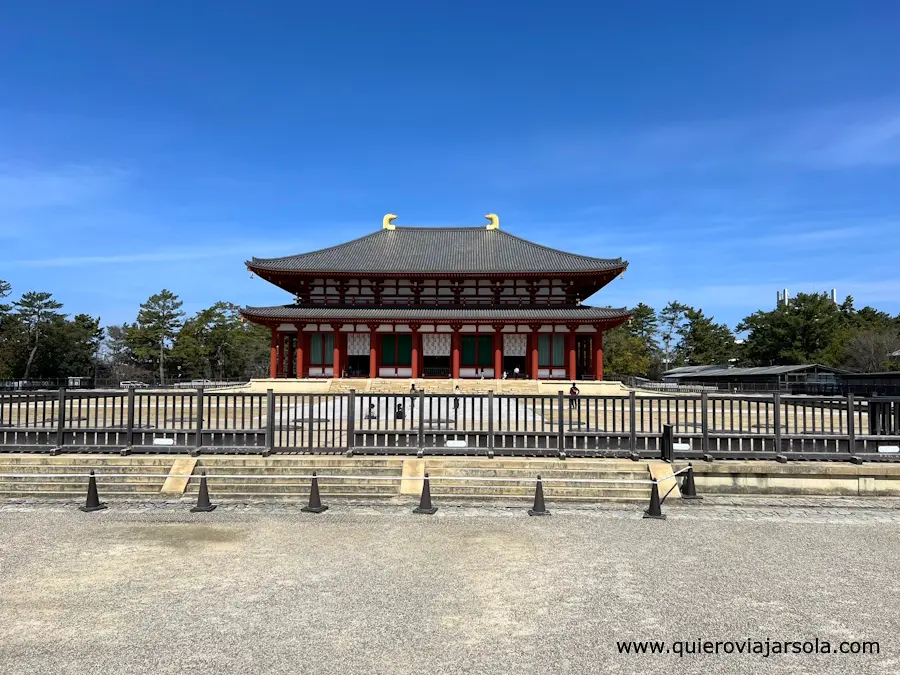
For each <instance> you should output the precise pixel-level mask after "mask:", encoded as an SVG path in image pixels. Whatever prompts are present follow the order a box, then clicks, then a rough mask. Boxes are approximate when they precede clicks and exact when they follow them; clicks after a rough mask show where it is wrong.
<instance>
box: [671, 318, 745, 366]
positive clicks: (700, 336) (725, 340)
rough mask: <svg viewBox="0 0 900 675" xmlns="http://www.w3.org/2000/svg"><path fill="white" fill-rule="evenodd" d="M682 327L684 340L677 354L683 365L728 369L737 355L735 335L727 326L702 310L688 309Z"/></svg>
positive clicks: (682, 339) (680, 331)
mask: <svg viewBox="0 0 900 675" xmlns="http://www.w3.org/2000/svg"><path fill="white" fill-rule="evenodd" d="M684 316H685V321H684V323H683V324H682V325H681V326H680V327H679V329H678V334H679V335H680V336H681V340H680V341H679V343H678V347H677V348H676V351H677V352H678V357H679V361H682V362H684V363H689V364H691V365H706V364H709V365H724V364H727V363H729V362H731V360H732V359H733V358H735V355H736V353H737V346H736V345H735V341H734V334H733V333H732V332H731V329H730V328H728V326H726V325H725V324H724V323H716V322H715V321H714V320H713V318H712V317H710V316H706V315H705V314H704V313H703V310H702V309H694V308H693V307H688V308H687V309H686V310H685V312H684Z"/></svg>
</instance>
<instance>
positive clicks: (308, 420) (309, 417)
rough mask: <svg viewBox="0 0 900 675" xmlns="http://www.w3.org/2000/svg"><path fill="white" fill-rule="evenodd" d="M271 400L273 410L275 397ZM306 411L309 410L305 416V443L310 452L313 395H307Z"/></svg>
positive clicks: (311, 447) (320, 399)
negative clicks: (306, 432)
mask: <svg viewBox="0 0 900 675" xmlns="http://www.w3.org/2000/svg"><path fill="white" fill-rule="evenodd" d="M272 401H273V402H272V410H273V411H274V410H275V403H274V401H275V399H274V398H273V399H272ZM321 401H322V396H321V394H320V395H319V402H320V403H321ZM308 412H309V414H308V415H307V416H306V430H307V431H308V432H309V433H308V434H307V435H306V444H307V445H306V449H307V450H309V451H310V453H312V449H313V395H312V394H310V395H309V411H308Z"/></svg>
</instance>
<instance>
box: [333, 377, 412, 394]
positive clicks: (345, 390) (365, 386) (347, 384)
mask: <svg viewBox="0 0 900 675" xmlns="http://www.w3.org/2000/svg"><path fill="white" fill-rule="evenodd" d="M371 384H372V380H370V379H368V378H362V377H357V378H349V377H348V378H344V379H341V378H333V379H331V380H330V381H329V383H328V393H329V394H349V393H350V390H351V389H355V390H356V391H357V393H363V392H367V391H369V386H370V385H371ZM406 388H407V389H409V384H407V385H406Z"/></svg>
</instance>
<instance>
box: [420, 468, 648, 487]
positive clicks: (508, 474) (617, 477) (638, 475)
mask: <svg viewBox="0 0 900 675" xmlns="http://www.w3.org/2000/svg"><path fill="white" fill-rule="evenodd" d="M428 474H429V475H430V476H432V477H433V478H441V477H444V476H459V477H461V478H527V479H529V480H532V479H536V478H537V476H540V477H541V478H543V479H547V480H549V479H553V480H560V479H575V480H579V481H580V480H604V481H637V480H648V479H649V477H650V476H649V474H648V473H647V472H646V471H644V472H634V473H618V472H614V471H578V472H573V471H536V470H528V471H519V470H509V471H487V470H483V469H468V468H459V469H446V470H443V469H432V468H430V467H429V468H428ZM497 482H498V483H500V482H502V481H497ZM608 484H611V483H608ZM622 484H623V485H627V484H628V483H622ZM597 485H600V483H597Z"/></svg>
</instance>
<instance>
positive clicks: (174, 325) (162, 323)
mask: <svg viewBox="0 0 900 675" xmlns="http://www.w3.org/2000/svg"><path fill="white" fill-rule="evenodd" d="M182 304H183V303H182V302H181V300H179V299H178V296H177V295H175V294H174V293H172V292H171V291H169V290H167V289H163V290H162V291H160V292H159V293H156V294H155V295H151V296H150V297H149V298H148V299H147V301H146V302H145V303H143V304H142V305H141V308H140V311H139V312H138V316H137V322H136V323H135V324H134V325H133V326H129V328H128V330H127V333H126V343H127V344H128V348H129V350H130V351H131V352H132V353H133V354H134V355H135V357H136V358H137V359H138V360H139V361H141V362H143V363H147V364H152V363H155V364H156V365H157V371H158V373H159V381H160V382H161V383H164V382H165V380H166V354H167V353H168V352H169V350H170V349H171V347H172V342H173V341H174V340H175V338H176V337H177V335H178V332H179V330H180V329H181V325H182V320H183V318H184V312H183V311H181V305H182Z"/></svg>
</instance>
